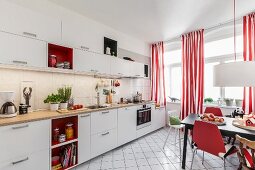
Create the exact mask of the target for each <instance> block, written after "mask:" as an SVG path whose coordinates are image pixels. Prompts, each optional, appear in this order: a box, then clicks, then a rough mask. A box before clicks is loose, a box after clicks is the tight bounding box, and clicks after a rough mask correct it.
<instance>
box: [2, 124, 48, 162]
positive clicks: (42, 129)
mask: <svg viewBox="0 0 255 170" xmlns="http://www.w3.org/2000/svg"><path fill="white" fill-rule="evenodd" d="M0 134H1V139H3V140H0V150H1V154H0V162H5V163H6V162H10V160H17V159H18V158H20V157H24V156H27V155H29V154H32V153H34V152H38V151H41V150H48V151H49V148H50V120H43V121H36V122H30V123H23V124H17V125H10V126H3V127H0ZM48 158H49V155H47V157H46V156H45V157H42V159H43V160H44V159H48ZM0 164H1V163H0Z"/></svg>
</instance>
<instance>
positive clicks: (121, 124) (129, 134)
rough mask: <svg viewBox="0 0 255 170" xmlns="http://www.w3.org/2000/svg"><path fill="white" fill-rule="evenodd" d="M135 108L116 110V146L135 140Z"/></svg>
mask: <svg viewBox="0 0 255 170" xmlns="http://www.w3.org/2000/svg"><path fill="white" fill-rule="evenodd" d="M136 112H137V107H136V106H132V107H125V108H120V109H118V146H120V145H123V144H125V143H128V142H130V141H132V140H134V139H136Z"/></svg>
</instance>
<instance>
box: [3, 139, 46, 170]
mask: <svg viewBox="0 0 255 170" xmlns="http://www.w3.org/2000/svg"><path fill="white" fill-rule="evenodd" d="M16 142H17V143H18V142H19V141H16ZM1 154H2V153H1ZM23 169H24V170H35V169H36V170H49V169H50V151H49V149H45V150H42V151H38V152H34V153H29V154H23V155H22V156H17V157H14V158H12V159H9V160H7V161H3V162H1V161H0V170H23Z"/></svg>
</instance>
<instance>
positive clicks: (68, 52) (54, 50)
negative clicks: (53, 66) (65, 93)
mask: <svg viewBox="0 0 255 170" xmlns="http://www.w3.org/2000/svg"><path fill="white" fill-rule="evenodd" d="M50 55H55V56H56V57H57V63H61V62H65V61H68V62H69V63H70V69H73V49H72V48H68V47H63V46H59V45H55V44H48V57H49V56H50ZM48 67H50V66H49V63H48Z"/></svg>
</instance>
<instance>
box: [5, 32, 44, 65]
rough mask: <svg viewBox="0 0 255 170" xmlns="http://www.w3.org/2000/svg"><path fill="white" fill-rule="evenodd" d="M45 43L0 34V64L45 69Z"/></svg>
mask: <svg viewBox="0 0 255 170" xmlns="http://www.w3.org/2000/svg"><path fill="white" fill-rule="evenodd" d="M46 56H47V55H46V42H43V41H39V40H35V39H31V38H26V37H22V36H18V35H13V34H9V33H4V32H0V63H3V64H16V65H26V66H34V67H46V61H47V60H46Z"/></svg>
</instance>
